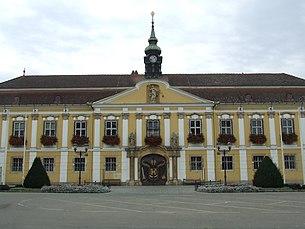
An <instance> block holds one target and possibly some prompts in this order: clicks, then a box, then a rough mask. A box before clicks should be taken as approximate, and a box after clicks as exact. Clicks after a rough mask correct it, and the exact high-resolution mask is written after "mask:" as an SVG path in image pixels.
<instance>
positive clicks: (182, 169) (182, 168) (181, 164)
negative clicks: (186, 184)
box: [177, 107, 186, 180]
mask: <svg viewBox="0 0 305 229" xmlns="http://www.w3.org/2000/svg"><path fill="white" fill-rule="evenodd" d="M178 133H179V146H180V147H184V113H183V108H182V107H179V108H178ZM177 161H178V163H177V167H178V168H177V169H178V179H179V180H183V179H185V178H186V164H185V163H186V160H185V150H181V151H180V157H178V158H177Z"/></svg>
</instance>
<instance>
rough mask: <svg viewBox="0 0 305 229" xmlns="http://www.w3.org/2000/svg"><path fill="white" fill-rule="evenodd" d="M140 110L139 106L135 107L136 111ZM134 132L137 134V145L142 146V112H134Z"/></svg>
mask: <svg viewBox="0 0 305 229" xmlns="http://www.w3.org/2000/svg"><path fill="white" fill-rule="evenodd" d="M139 111H141V108H137V112H139ZM136 116H137V117H136V118H137V121H136V128H137V130H136V134H137V146H139V147H140V146H142V113H137V114H136Z"/></svg>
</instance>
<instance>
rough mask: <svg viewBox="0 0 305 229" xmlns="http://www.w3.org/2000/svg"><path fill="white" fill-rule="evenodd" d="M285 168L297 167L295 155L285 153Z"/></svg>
mask: <svg viewBox="0 0 305 229" xmlns="http://www.w3.org/2000/svg"><path fill="white" fill-rule="evenodd" d="M284 162H285V169H295V168H296V165H295V155H284Z"/></svg>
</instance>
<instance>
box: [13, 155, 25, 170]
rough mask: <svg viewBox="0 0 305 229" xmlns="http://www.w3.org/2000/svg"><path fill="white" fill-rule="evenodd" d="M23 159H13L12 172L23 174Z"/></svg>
mask: <svg viewBox="0 0 305 229" xmlns="http://www.w3.org/2000/svg"><path fill="white" fill-rule="evenodd" d="M22 165H23V158H17V157H16V158H13V159H12V172H22Z"/></svg>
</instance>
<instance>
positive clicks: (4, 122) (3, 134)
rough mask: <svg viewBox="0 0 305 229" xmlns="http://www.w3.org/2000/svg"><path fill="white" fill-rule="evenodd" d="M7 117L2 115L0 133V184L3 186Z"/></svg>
mask: <svg viewBox="0 0 305 229" xmlns="http://www.w3.org/2000/svg"><path fill="white" fill-rule="evenodd" d="M8 119H9V118H8V115H7V114H3V115H2V131H1V150H0V167H1V171H0V173H1V175H0V176H1V180H0V184H1V183H2V184H5V179H6V159H7V146H8V145H7V144H8V127H9V124H8Z"/></svg>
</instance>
